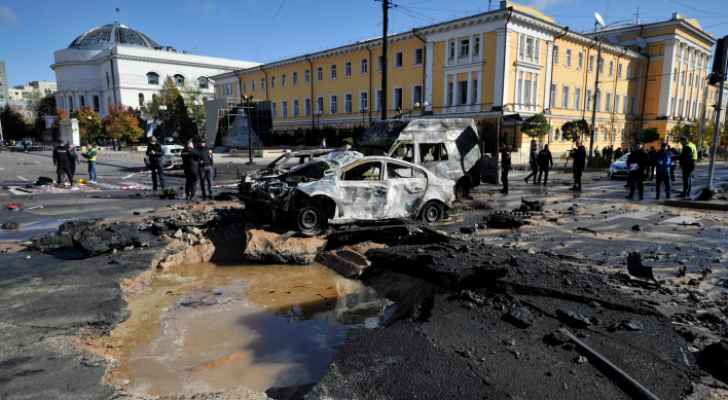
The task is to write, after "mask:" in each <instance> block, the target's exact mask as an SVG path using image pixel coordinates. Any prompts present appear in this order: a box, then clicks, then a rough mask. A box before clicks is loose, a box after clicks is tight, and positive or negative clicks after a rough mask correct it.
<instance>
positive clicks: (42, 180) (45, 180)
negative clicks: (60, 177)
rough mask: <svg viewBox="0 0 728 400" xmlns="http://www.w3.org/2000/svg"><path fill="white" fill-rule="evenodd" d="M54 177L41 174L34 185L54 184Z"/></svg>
mask: <svg viewBox="0 0 728 400" xmlns="http://www.w3.org/2000/svg"><path fill="white" fill-rule="evenodd" d="M52 184H53V179H52V178H49V177H47V176H39V177H38V179H36V181H35V183H34V184H33V185H35V186H45V185H52Z"/></svg>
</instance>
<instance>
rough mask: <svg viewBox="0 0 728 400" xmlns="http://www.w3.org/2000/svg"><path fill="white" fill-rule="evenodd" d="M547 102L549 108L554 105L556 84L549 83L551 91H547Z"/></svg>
mask: <svg viewBox="0 0 728 400" xmlns="http://www.w3.org/2000/svg"><path fill="white" fill-rule="evenodd" d="M549 104H550V105H551V108H554V107H556V84H555V83H552V84H551V91H550V92H549Z"/></svg>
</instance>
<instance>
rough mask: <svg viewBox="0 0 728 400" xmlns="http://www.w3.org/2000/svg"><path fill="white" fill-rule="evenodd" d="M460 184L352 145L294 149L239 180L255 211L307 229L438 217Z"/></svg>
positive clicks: (442, 215) (259, 215)
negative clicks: (365, 153) (348, 147)
mask: <svg viewBox="0 0 728 400" xmlns="http://www.w3.org/2000/svg"><path fill="white" fill-rule="evenodd" d="M296 159H299V160H300V161H299V163H298V164H295V165H293V166H290V163H288V161H290V160H296ZM306 159H310V161H308V162H303V161H304V160H306ZM286 165H288V166H286ZM454 188H455V182H454V181H453V180H450V179H447V178H443V177H440V176H437V175H436V174H434V173H433V172H431V171H428V170H426V169H425V168H423V167H421V166H418V165H415V164H412V163H410V162H407V161H403V160H399V159H394V158H391V157H384V156H370V157H364V156H363V155H362V154H361V153H358V152H355V151H349V150H333V151H321V153H315V152H312V151H307V152H291V153H290V154H287V155H285V156H283V157H280V158H279V159H277V160H276V161H274V162H273V163H271V164H269V165H268V167H266V168H264V169H263V170H260V171H256V172H255V173H252V174H249V175H246V176H245V177H244V178H243V180H242V182H241V183H240V186H239V190H240V197H241V200H242V201H243V202H244V203H245V206H246V210H247V212H248V213H249V214H251V215H253V216H255V217H257V218H265V219H268V220H270V221H271V222H273V223H274V224H279V225H280V224H286V223H291V222H292V223H293V225H294V228H296V229H297V230H299V231H300V232H301V233H303V234H306V235H316V234H319V233H320V232H321V231H323V230H324V229H325V228H326V227H327V226H328V225H329V224H330V223H332V224H346V223H353V222H357V221H379V220H390V219H405V218H421V219H422V220H423V221H425V222H426V223H436V222H438V221H440V220H442V219H443V218H445V216H446V212H447V210H448V209H449V208H450V207H451V205H452V202H453V201H454V200H455V194H454Z"/></svg>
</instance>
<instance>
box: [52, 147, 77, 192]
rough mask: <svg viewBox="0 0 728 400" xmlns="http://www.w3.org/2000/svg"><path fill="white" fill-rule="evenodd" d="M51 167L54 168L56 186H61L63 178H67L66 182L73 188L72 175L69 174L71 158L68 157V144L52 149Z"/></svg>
mask: <svg viewBox="0 0 728 400" xmlns="http://www.w3.org/2000/svg"><path fill="white" fill-rule="evenodd" d="M53 165H55V166H56V175H57V178H58V179H57V180H56V184H58V185H59V186H62V185H63V176H64V175H65V176H67V177H68V182H69V184H70V185H71V186H73V174H71V157H69V155H68V143H59V144H58V146H56V147H55V148H54V149H53Z"/></svg>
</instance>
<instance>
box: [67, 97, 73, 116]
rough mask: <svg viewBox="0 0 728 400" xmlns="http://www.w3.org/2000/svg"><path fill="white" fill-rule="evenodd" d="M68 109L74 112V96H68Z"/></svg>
mask: <svg viewBox="0 0 728 400" xmlns="http://www.w3.org/2000/svg"><path fill="white" fill-rule="evenodd" d="M68 111H69V112H73V96H68Z"/></svg>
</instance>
